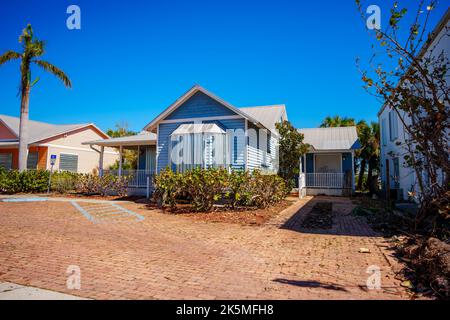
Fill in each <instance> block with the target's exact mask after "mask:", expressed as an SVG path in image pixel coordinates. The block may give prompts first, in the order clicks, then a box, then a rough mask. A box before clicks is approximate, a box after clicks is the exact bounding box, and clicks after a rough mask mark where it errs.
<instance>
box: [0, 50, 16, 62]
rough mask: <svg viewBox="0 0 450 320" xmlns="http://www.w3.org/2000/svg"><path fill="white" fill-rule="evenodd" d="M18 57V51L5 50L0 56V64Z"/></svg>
mask: <svg viewBox="0 0 450 320" xmlns="http://www.w3.org/2000/svg"><path fill="white" fill-rule="evenodd" d="M20 57H21V55H20V53H18V52H15V51H12V50H9V51H6V52H5V53H4V54H2V55H1V56H0V65H2V64H4V63H5V62H8V61H11V60H15V59H20Z"/></svg>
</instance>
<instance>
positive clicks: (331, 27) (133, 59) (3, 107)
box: [0, 0, 446, 131]
mask: <svg viewBox="0 0 450 320" xmlns="http://www.w3.org/2000/svg"><path fill="white" fill-rule="evenodd" d="M70 4H77V5H79V6H80V8H81V30H68V29H67V27H66V19H67V17H68V14H66V8H67V7H68V6H69V5H70ZM370 4H377V5H379V6H380V7H381V10H382V17H383V20H385V18H386V17H387V14H388V13H387V10H388V9H389V6H388V4H387V3H386V1H381V0H378V1H371V2H370ZM445 9H446V7H445V5H444V4H442V5H441V7H440V8H438V9H437V10H436V12H435V13H434V16H433V19H432V21H431V25H432V26H434V25H435V24H436V23H437V21H438V20H439V18H440V17H441V16H442V15H443V13H444V11H445ZM383 10H385V11H383ZM383 13H384V14H385V15H383ZM385 16H386V17H385ZM28 22H29V23H31V24H32V25H33V28H34V30H35V34H36V35H37V37H38V38H40V39H45V40H46V41H47V53H46V54H45V59H46V60H48V61H50V62H52V63H54V64H55V65H57V66H58V67H60V68H61V69H63V70H64V71H66V72H67V74H68V75H69V76H70V78H71V80H72V82H73V89H70V90H68V89H66V88H65V87H64V86H63V85H62V84H61V83H60V82H59V80H57V79H56V78H54V77H53V76H50V75H46V74H44V73H42V72H40V70H38V69H36V68H35V69H34V71H33V78H34V77H36V76H40V78H41V79H40V81H39V82H38V84H37V85H36V86H35V87H33V89H32V93H31V99H30V118H31V119H33V120H40V121H46V122H50V123H80V122H95V123H96V124H97V125H99V127H100V128H102V129H107V128H110V127H113V126H114V125H115V123H117V122H127V123H128V125H129V127H130V129H133V130H137V131H138V130H140V129H141V128H142V127H143V126H144V125H145V124H147V123H148V122H149V121H150V120H151V119H152V118H153V117H154V116H155V115H157V114H158V113H160V112H161V111H162V110H163V109H164V108H166V107H167V106H168V105H170V104H171V103H172V102H173V101H174V100H176V99H177V98H178V97H179V96H180V95H181V94H183V93H184V92H185V91H186V90H188V89H189V88H190V87H191V86H192V85H194V84H196V83H198V84H200V85H202V86H203V87H205V88H207V89H208V90H210V91H212V92H213V93H215V94H217V95H219V96H220V97H222V98H223V99H224V100H226V101H227V102H229V103H231V104H233V105H235V106H237V107H244V106H253V105H268V104H280V103H284V104H286V107H287V110H288V116H289V118H290V120H291V122H292V123H293V124H294V125H295V126H297V127H315V126H318V125H319V124H320V122H321V120H322V119H323V118H324V117H325V116H327V115H335V114H339V115H342V116H349V117H354V118H356V119H357V120H359V119H366V120H376V113H377V111H378V109H379V103H378V101H376V100H375V98H374V97H372V96H370V95H368V94H367V93H366V92H365V91H364V89H363V88H362V83H361V80H360V78H361V77H360V75H359V73H358V71H357V69H356V66H355V58H356V57H361V59H362V60H367V59H368V58H369V57H370V55H371V53H372V51H371V47H370V39H369V37H368V35H367V33H366V31H365V29H364V23H363V21H362V20H361V18H360V17H359V15H358V12H357V11H356V7H355V5H354V1H353V0H346V1H298V0H293V1H285V0H278V1H275V0H273V1H262V0H259V1H242V0H241V1H237V0H226V1H225V0H223V1H212V0H209V1H195V0H190V1H174V0H165V1H120V2H119V1H83V0H71V1H65V0H58V1H48V0H47V1H37V0H34V1H31V0H23V1H20V2H15V1H14V2H12V1H3V2H2V3H1V4H0V30H1V32H0V53H3V52H4V51H5V50H7V49H15V50H19V49H20V47H19V44H18V42H17V40H18V36H19V35H20V33H21V30H22V28H23V27H24V26H25V25H26V24H27V23H28ZM18 84H19V63H18V62H12V63H9V64H7V65H4V66H2V67H0V113H2V114H8V115H13V116H18V115H19V109H20V99H19V97H17V96H16V95H17V91H18Z"/></svg>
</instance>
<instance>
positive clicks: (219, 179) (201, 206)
mask: <svg viewBox="0 0 450 320" xmlns="http://www.w3.org/2000/svg"><path fill="white" fill-rule="evenodd" d="M227 185H228V172H227V171H226V170H225V169H223V168H220V169H212V168H211V169H200V168H195V169H193V170H190V171H187V172H186V173H184V174H183V181H182V183H181V186H182V188H183V191H185V192H187V193H188V194H189V196H190V198H191V199H192V207H193V209H194V210H195V211H210V210H211V209H212V207H213V205H214V203H215V202H216V201H217V200H219V199H220V198H221V197H222V193H223V192H224V190H225V188H226V187H227Z"/></svg>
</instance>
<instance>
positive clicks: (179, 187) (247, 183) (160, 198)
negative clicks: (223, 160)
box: [153, 168, 287, 211]
mask: <svg viewBox="0 0 450 320" xmlns="http://www.w3.org/2000/svg"><path fill="white" fill-rule="evenodd" d="M154 186H155V191H154V193H153V197H154V200H155V201H156V202H157V203H158V204H159V205H160V206H163V207H165V206H170V207H174V206H175V205H176V200H177V198H178V197H179V196H180V195H182V194H187V195H188V196H189V198H190V200H191V204H192V208H193V209H194V210H195V211H210V210H211V209H212V208H213V205H214V204H215V203H217V202H218V201H219V200H222V199H224V200H229V203H228V205H229V206H231V207H232V208H235V207H236V206H255V207H259V208H266V207H267V206H269V205H271V204H274V203H276V202H279V201H281V200H283V198H284V197H285V196H286V195H287V188H286V184H285V182H284V180H283V179H282V178H280V177H279V176H277V175H265V174H262V173H261V172H259V171H257V170H255V171H254V172H253V173H251V174H250V173H249V172H247V171H232V172H231V173H229V172H228V171H227V170H225V169H223V168H219V169H212V168H211V169H199V168H197V169H193V170H191V171H187V172H185V173H174V172H173V171H172V170H170V169H169V168H167V169H165V170H164V171H162V172H161V173H160V174H158V175H157V176H156V177H155V180H154Z"/></svg>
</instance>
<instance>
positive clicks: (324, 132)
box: [298, 127, 361, 150]
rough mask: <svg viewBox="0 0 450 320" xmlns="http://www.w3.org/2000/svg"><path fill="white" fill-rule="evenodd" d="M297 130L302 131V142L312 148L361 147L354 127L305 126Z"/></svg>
mask: <svg viewBox="0 0 450 320" xmlns="http://www.w3.org/2000/svg"><path fill="white" fill-rule="evenodd" d="M298 132H300V133H303V135H304V136H305V138H304V139H303V142H304V143H308V144H309V145H311V146H312V147H313V148H314V150H351V149H359V148H360V147H361V146H360V144H359V141H358V132H357V131H356V127H336V128H334V127H333V128H307V129H298Z"/></svg>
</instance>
